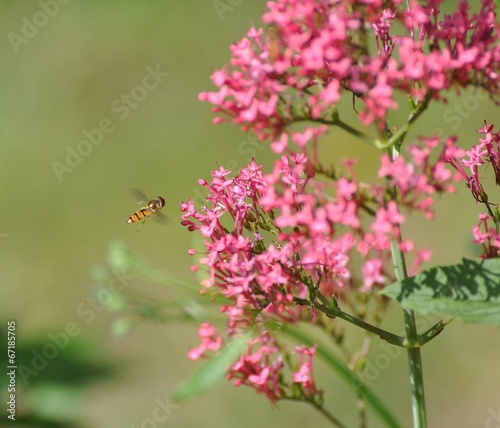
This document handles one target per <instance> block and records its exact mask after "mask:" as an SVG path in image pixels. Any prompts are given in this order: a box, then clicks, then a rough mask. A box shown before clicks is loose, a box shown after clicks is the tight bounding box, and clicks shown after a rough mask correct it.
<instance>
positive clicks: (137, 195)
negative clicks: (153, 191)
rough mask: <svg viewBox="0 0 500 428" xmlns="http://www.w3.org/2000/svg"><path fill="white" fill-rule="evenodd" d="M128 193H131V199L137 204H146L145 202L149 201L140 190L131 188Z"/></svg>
mask: <svg viewBox="0 0 500 428" xmlns="http://www.w3.org/2000/svg"><path fill="white" fill-rule="evenodd" d="M130 194H131V195H132V199H133V200H134V201H135V202H136V203H138V204H139V205H146V203H147V202H148V201H149V199H148V197H147V196H146V195H145V194H144V192H143V191H142V190H139V189H131V190H130Z"/></svg>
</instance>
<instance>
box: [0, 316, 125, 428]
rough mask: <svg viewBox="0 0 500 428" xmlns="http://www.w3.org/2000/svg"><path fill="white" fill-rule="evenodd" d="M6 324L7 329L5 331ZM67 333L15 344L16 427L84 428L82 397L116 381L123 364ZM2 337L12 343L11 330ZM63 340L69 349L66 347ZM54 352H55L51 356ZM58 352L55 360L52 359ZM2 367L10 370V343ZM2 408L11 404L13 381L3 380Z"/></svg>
mask: <svg viewBox="0 0 500 428" xmlns="http://www.w3.org/2000/svg"><path fill="white" fill-rule="evenodd" d="M5 324H6V322H4V323H3V325H5ZM64 336H65V334H64V333H57V334H55V335H53V334H52V333H48V335H46V336H45V340H43V337H44V335H43V334H40V335H37V336H36V337H34V338H33V339H31V340H28V341H27V340H25V339H23V340H22V341H19V340H17V341H16V347H15V364H16V366H17V369H16V391H15V395H16V404H17V413H16V422H15V426H21V427H32V428H45V427H46V428H59V427H61V428H62V427H64V428H79V427H82V426H84V425H82V424H81V423H80V422H78V420H80V419H81V415H82V414H83V413H84V412H83V397H84V394H85V392H86V390H87V389H88V388H89V387H90V386H91V385H94V384H98V383H100V382H103V381H105V380H113V379H116V378H117V376H118V375H119V373H120V372H122V371H123V368H124V366H123V363H121V362H120V361H116V360H114V361H113V362H111V361H109V360H108V361H107V360H106V358H104V357H103V356H102V355H101V354H100V352H99V347H98V345H97V344H95V343H90V342H88V341H84V340H82V339H79V338H74V337H72V338H71V340H70V339H69V338H68V337H67V336H66V337H64ZM0 337H7V331H6V329H2V330H1V331H0ZM61 339H62V340H63V342H64V343H62V342H61ZM49 347H50V351H49ZM54 349H55V354H54V353H53V352H54ZM0 355H1V356H2V357H1V359H0V365H1V366H2V367H6V366H7V365H8V362H7V360H6V359H5V357H6V356H7V343H6V341H1V342H0ZM0 379H1V384H0V388H1V391H2V398H3V400H2V401H3V402H6V401H8V391H7V386H8V380H9V379H8V378H7V377H6V376H2V377H0Z"/></svg>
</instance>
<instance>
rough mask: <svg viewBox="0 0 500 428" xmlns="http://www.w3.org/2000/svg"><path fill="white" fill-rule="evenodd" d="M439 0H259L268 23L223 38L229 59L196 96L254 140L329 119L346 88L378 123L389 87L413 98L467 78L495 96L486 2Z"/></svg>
mask: <svg viewBox="0 0 500 428" xmlns="http://www.w3.org/2000/svg"><path fill="white" fill-rule="evenodd" d="M442 2H443V0H427V1H425V2H418V1H416V0H413V1H410V2H402V1H400V0H389V1H384V2H382V1H381V0H373V1H366V0H345V1H331V0H300V1H299V0H278V1H274V2H273V1H271V2H268V4H267V6H268V11H267V12H266V13H265V14H264V16H263V21H264V23H265V24H267V26H268V29H267V30H263V29H255V28H251V29H250V30H249V31H248V33H247V35H246V37H244V38H243V39H242V40H240V41H239V42H237V43H235V44H234V45H232V46H231V50H232V60H231V67H228V66H226V67H224V68H223V69H221V70H218V71H216V72H215V73H214V74H213V75H212V81H213V82H214V84H215V85H216V86H217V87H218V88H219V89H218V91H217V92H204V93H202V94H200V99H201V100H203V101H208V102H209V103H211V104H212V105H213V106H214V108H213V111H214V112H216V113H217V114H218V117H217V118H216V119H215V123H219V122H220V121H222V120H229V121H232V122H233V123H236V124H238V125H240V126H241V127H242V128H243V129H244V130H245V131H246V130H251V131H252V132H254V133H255V134H256V135H257V137H258V138H259V139H261V140H264V139H271V140H275V141H279V140H280V139H281V138H282V134H283V133H284V132H285V130H286V127H287V126H288V125H289V124H290V123H292V122H294V121H302V120H312V121H320V122H323V123H325V122H328V121H330V120H331V118H332V114H334V113H335V111H336V106H337V104H338V102H339V100H340V98H341V95H342V93H343V92H346V91H347V92H350V93H352V94H354V95H355V96H356V97H357V98H358V99H359V100H360V101H361V103H362V104H363V108H362V110H361V111H360V115H359V117H360V120H361V122H362V123H363V124H365V125H368V124H372V123H376V125H377V126H378V127H379V129H383V128H384V126H385V123H386V118H387V114H388V111H389V110H395V109H397V108H398V102H397V101H396V92H397V91H401V92H402V93H403V94H404V95H405V96H412V97H413V98H414V99H415V100H420V101H422V100H424V99H429V98H434V99H444V94H443V92H444V91H446V90H449V89H451V88H456V89H457V90H459V89H460V88H462V87H466V86H468V85H472V86H477V87H482V88H485V89H486V90H487V91H488V92H489V93H490V94H491V95H492V96H493V97H495V98H496V97H497V96H498V95H499V93H500V92H499V91H500V90H499V88H500V85H499V83H500V45H499V43H498V42H499V33H498V23H497V21H496V17H495V14H496V8H495V3H494V1H493V0H482V1H481V9H480V11H479V13H477V14H475V13H471V11H470V8H469V6H468V4H467V3H466V2H460V4H459V7H458V10H457V11H456V12H455V13H454V14H453V15H445V16H442V17H440V5H441V3H442ZM407 3H408V4H409V7H408V9H407V8H406V7H407ZM401 29H403V30H404V32H403V33H402V32H401ZM370 35H372V36H373V38H375V40H376V49H375V52H371V50H372V47H371V46H369V44H368V42H367V40H369V39H370ZM224 118H225V119H224ZM280 148H281V149H282V145H277V146H276V147H275V150H279V149H280Z"/></svg>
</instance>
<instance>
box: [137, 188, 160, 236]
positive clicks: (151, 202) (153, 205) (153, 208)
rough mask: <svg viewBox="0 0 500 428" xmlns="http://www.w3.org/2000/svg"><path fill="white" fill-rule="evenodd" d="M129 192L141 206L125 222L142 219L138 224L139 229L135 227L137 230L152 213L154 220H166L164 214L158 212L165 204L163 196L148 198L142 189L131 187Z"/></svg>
mask: <svg viewBox="0 0 500 428" xmlns="http://www.w3.org/2000/svg"><path fill="white" fill-rule="evenodd" d="M131 192H132V196H133V199H134V200H135V201H136V202H137V203H138V204H140V205H142V206H143V207H142V208H141V209H139V210H137V211H136V212H135V213H134V214H132V215H131V216H130V217H129V218H128V220H127V223H136V222H138V221H139V220H142V219H144V221H143V222H142V223H141V225H140V226H139V229H137V231H139V230H140V229H141V227H142V225H143V224H144V223H145V222H146V220H147V219H148V218H149V217H150V216H151V215H152V214H154V219H155V220H157V221H160V222H163V223H164V222H166V220H167V217H166V216H165V214H163V213H162V212H160V210H161V209H162V208H163V207H164V206H165V198H163V197H161V196H157V197H156V198H154V199H149V198H148V197H146V195H145V194H144V193H143V192H142V191H140V190H137V189H132V191H131Z"/></svg>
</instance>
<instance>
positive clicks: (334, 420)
mask: <svg viewBox="0 0 500 428" xmlns="http://www.w3.org/2000/svg"><path fill="white" fill-rule="evenodd" d="M285 400H288V401H299V402H302V403H303V402H304V400H303V399H300V398H294V397H287V398H285ZM306 402H307V403H309V404H311V405H312V406H313V407H314V408H315V409H316V410H318V411H319V412H320V413H321V414H323V416H324V417H325V418H327V419H328V420H329V421H330V422H332V423H333V424H334V425H335V426H336V427H338V428H347V425H345V424H344V423H342V422H341V421H340V420H339V419H338V418H337V417H335V415H333V414H331V413H330V412H329V411H328V410H327V409H325V408H324V407H323V406H322V405H320V404H319V403H316V402H315V401H314V400H308V401H306Z"/></svg>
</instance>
